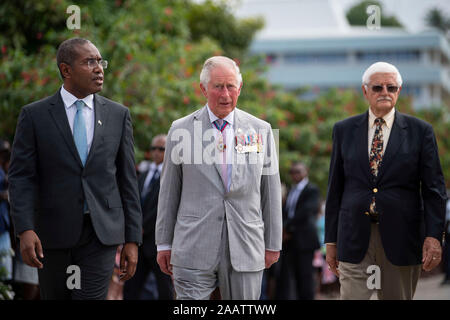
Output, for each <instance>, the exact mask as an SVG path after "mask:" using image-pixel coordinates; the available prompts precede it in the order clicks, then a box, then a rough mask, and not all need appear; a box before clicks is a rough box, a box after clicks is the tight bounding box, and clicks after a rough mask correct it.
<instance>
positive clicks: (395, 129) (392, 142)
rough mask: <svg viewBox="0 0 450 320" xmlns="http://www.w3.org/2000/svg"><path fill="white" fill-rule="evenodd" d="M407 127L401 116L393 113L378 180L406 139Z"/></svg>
mask: <svg viewBox="0 0 450 320" xmlns="http://www.w3.org/2000/svg"><path fill="white" fill-rule="evenodd" d="M406 128H407V125H406V123H405V121H404V118H403V115H402V114H401V113H399V112H398V111H395V118H394V123H393V125H392V130H391V134H390V135H389V141H388V144H387V146H386V151H385V153H384V156H383V160H382V161H381V166H380V169H379V172H378V179H381V177H382V176H383V174H384V173H385V172H386V168H388V167H389V164H390V163H391V161H392V159H393V158H394V156H395V155H396V154H397V151H398V149H399V147H400V146H401V144H402V143H403V141H404V140H405V137H406V130H405V129H406Z"/></svg>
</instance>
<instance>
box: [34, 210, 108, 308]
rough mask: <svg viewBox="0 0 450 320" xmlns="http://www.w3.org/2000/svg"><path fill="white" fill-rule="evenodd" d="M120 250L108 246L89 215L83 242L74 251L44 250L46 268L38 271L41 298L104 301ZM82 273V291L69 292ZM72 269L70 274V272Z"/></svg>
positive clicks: (86, 220)
mask: <svg viewBox="0 0 450 320" xmlns="http://www.w3.org/2000/svg"><path fill="white" fill-rule="evenodd" d="M116 249H117V246H105V245H103V244H102V243H101V242H100V241H99V240H98V238H97V235H96V234H95V231H94V228H93V226H92V222H91V219H90V216H89V215H85V217H84V222H83V230H82V233H81V237H80V240H79V241H78V243H77V245H76V246H75V247H74V248H70V249H50V250H46V249H45V248H44V259H43V260H42V263H43V265H44V267H43V268H42V269H38V275H39V285H40V290H41V298H42V299H45V300H61V299H64V300H104V299H105V298H106V295H107V293H108V287H109V282H110V280H111V277H112V273H113V269H114V261H115V256H116ZM69 266H77V267H79V270H80V275H81V277H80V285H81V286H80V288H79V289H77V288H72V289H69V287H70V284H74V283H76V281H72V280H73V279H74V277H75V276H76V273H77V272H76V271H74V270H75V269H74V268H73V267H72V268H69ZM68 268H69V270H68ZM68 284H69V286H68Z"/></svg>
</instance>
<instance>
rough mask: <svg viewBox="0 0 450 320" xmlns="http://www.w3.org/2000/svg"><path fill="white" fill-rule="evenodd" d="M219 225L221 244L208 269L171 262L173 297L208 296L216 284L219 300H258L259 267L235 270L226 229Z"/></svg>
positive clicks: (186, 298)
mask: <svg viewBox="0 0 450 320" xmlns="http://www.w3.org/2000/svg"><path fill="white" fill-rule="evenodd" d="M223 225H224V227H223V229H222V245H221V248H220V250H219V254H218V256H217V261H216V263H215V264H214V265H213V267H212V268H211V269H210V270H196V269H188V268H182V267H177V266H173V268H172V272H173V283H174V288H175V292H176V296H177V300H208V299H209V297H210V295H211V293H212V292H213V291H214V289H215V288H216V287H219V289H220V294H221V297H222V299H223V300H258V299H259V297H260V295H261V284H262V277H263V271H264V270H260V271H256V272H238V271H236V270H234V269H233V267H232V266H231V260H230V248H229V243H228V229H227V226H226V223H224V224H223Z"/></svg>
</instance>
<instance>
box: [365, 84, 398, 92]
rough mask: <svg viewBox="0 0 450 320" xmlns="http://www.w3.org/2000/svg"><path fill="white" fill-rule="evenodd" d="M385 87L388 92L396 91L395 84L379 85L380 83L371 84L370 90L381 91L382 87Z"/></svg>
mask: <svg viewBox="0 0 450 320" xmlns="http://www.w3.org/2000/svg"><path fill="white" fill-rule="evenodd" d="M384 87H386V90H387V91H388V92H390V93H396V92H397V91H398V87H397V86H389V85H388V86H380V85H374V86H372V87H371V88H372V91H373V92H381V91H383V88H384Z"/></svg>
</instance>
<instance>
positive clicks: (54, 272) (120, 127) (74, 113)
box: [9, 38, 142, 299]
mask: <svg viewBox="0 0 450 320" xmlns="http://www.w3.org/2000/svg"><path fill="white" fill-rule="evenodd" d="M57 64H58V68H59V71H60V74H61V76H62V78H63V82H64V85H63V86H62V88H61V89H60V90H58V92H56V93H55V94H54V95H53V96H51V97H47V98H45V99H42V100H40V101H37V102H33V103H31V104H29V105H27V106H25V107H23V108H22V111H21V113H20V116H19V120H18V124H17V129H16V135H15V138H14V144H13V148H12V159H11V167H10V176H9V177H10V188H9V192H10V200H11V209H12V210H11V213H12V218H13V221H14V225H15V231H16V233H17V235H18V236H19V239H20V251H21V254H22V257H23V260H24V262H25V263H26V264H28V265H30V266H32V267H37V268H39V270H38V271H39V284H40V288H41V297H42V298H44V299H105V298H106V294H107V291H108V285H109V280H110V279H111V276H112V272H113V268H114V261H115V254H116V248H117V245H119V244H123V243H125V244H124V246H123V249H122V254H121V263H120V267H121V270H122V279H123V280H127V279H129V278H131V277H132V276H133V274H134V272H135V268H136V263H137V255H138V253H137V251H138V250H137V248H138V245H139V244H140V243H141V242H142V214H141V208H140V204H139V193H138V187H137V179H136V171H135V166H134V150H133V144H134V143H133V132H132V126H131V119H130V114H129V111H128V109H127V108H125V107H124V106H122V105H120V104H118V103H116V102H113V101H111V100H108V99H106V98H104V97H102V96H100V95H97V94H96V93H97V92H99V91H100V90H101V89H102V86H103V69H104V68H106V67H107V62H106V61H105V60H103V59H102V57H101V55H100V52H99V51H98V50H97V48H96V47H95V46H94V45H93V44H92V43H91V42H90V41H88V40H85V39H80V38H73V39H69V40H66V41H64V42H63V43H62V44H61V45H60V46H59V48H58V53H57ZM69 277H70V278H69Z"/></svg>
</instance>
